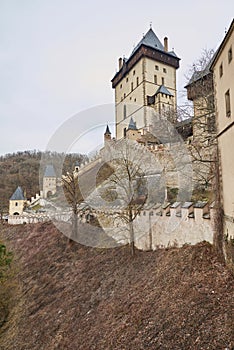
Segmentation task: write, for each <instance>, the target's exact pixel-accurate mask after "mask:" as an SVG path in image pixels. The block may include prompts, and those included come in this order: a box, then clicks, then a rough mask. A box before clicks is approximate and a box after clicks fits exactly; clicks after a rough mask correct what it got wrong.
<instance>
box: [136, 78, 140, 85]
mask: <svg viewBox="0 0 234 350" xmlns="http://www.w3.org/2000/svg"><path fill="white" fill-rule="evenodd" d="M136 83H137V86H138V85H139V78H138V77H137V79H136Z"/></svg>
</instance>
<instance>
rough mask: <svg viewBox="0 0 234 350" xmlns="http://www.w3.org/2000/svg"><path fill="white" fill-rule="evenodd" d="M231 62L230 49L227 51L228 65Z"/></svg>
mask: <svg viewBox="0 0 234 350" xmlns="http://www.w3.org/2000/svg"><path fill="white" fill-rule="evenodd" d="M231 60H232V47H230V49H229V50H228V63H230V62H231Z"/></svg>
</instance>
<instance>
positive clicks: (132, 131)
mask: <svg viewBox="0 0 234 350" xmlns="http://www.w3.org/2000/svg"><path fill="white" fill-rule="evenodd" d="M140 136H141V132H140V131H138V129H137V127H136V122H134V120H133V119H132V117H131V119H130V122H129V124H128V128H127V130H126V137H127V138H128V139H130V140H137V139H138V138H139V137H140Z"/></svg>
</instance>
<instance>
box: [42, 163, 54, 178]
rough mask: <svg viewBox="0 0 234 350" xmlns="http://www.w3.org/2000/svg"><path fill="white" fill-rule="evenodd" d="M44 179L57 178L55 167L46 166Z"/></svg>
mask: <svg viewBox="0 0 234 350" xmlns="http://www.w3.org/2000/svg"><path fill="white" fill-rule="evenodd" d="M44 177H56V174H55V171H54V167H53V165H51V164H50V165H47V166H46V169H45V173H44Z"/></svg>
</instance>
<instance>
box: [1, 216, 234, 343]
mask: <svg viewBox="0 0 234 350" xmlns="http://www.w3.org/2000/svg"><path fill="white" fill-rule="evenodd" d="M0 232H1V235H2V236H4V238H5V241H7V243H8V246H11V247H12V249H13V250H14V252H15V256H16V258H15V259H16V263H17V267H18V274H17V276H16V278H17V281H18V283H19V286H20V288H19V289H18V294H16V295H15V298H17V303H16V305H15V307H14V308H13V309H12V311H11V313H10V316H9V321H8V322H7V323H6V324H5V326H4V327H3V329H2V330H1V333H2V334H1V338H0V344H1V345H0V349H1V350H3V349H4V350H6V349H7V350H13V349H17V350H53V349H61V350H68V349H69V350H76V349H80V350H93V349H96V350H102V349H107V350H112V349H113V350H114V349H118V350H132V349H136V350H141V349H152V350H153V349H154V350H155V349H160V350H163V349H173V350H176V349H178V350H181V349H185V350H189V349H191V350H196V349H197V350H202V349H205V350H207V349H213V350H219V349H220V350H221V349H222V350H224V349H229V350H231V349H233V348H234V335H233V324H234V315H233V310H234V304H233V303H234V278H233V275H232V274H231V273H230V271H228V270H227V269H226V268H225V267H224V266H223V265H222V264H221V263H219V262H218V261H217V259H216V257H215V256H214V255H213V253H212V247H211V246H210V245H209V244H207V243H200V244H198V245H196V246H194V247H191V246H185V247H183V248H181V249H177V248H173V249H168V250H167V249H165V250H160V251H157V252H140V251H137V253H136V256H135V258H134V259H132V257H131V256H130V254H129V250H128V247H121V248H116V249H108V250H107V249H105V250H101V249H94V248H88V247H83V246H80V245H78V244H77V243H72V244H71V245H68V243H67V239H66V238H65V237H64V236H62V235H61V233H60V232H58V231H57V230H56V228H55V227H54V226H53V225H52V224H50V223H44V224H35V225H25V226H17V227H16V226H15V227H9V226H7V225H4V226H2V227H1V230H0Z"/></svg>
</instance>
